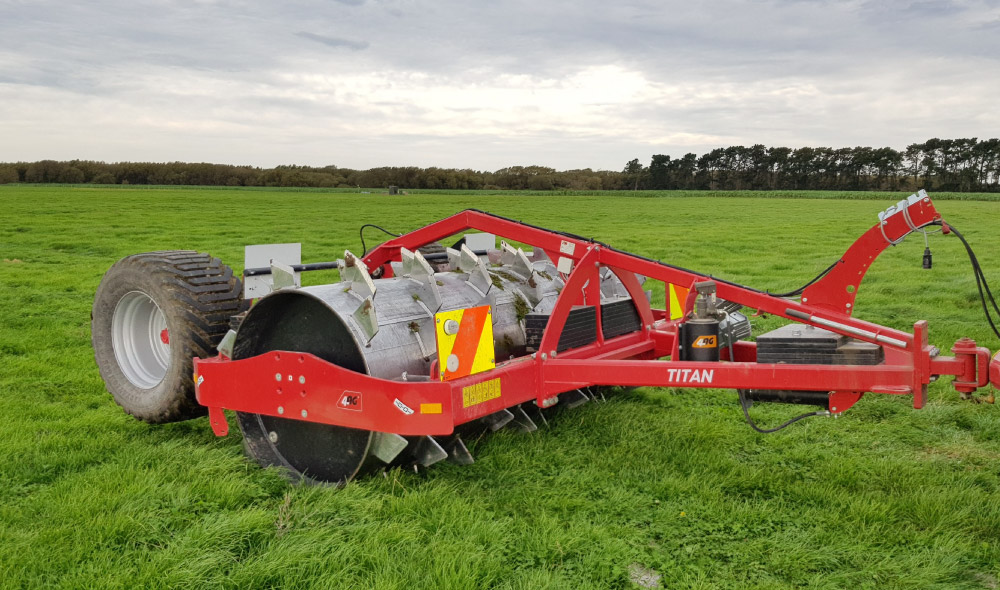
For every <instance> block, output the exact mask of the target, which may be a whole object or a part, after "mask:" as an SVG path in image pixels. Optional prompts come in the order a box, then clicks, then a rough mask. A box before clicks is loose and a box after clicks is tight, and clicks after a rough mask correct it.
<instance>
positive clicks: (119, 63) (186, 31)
mask: <svg viewBox="0 0 1000 590" xmlns="http://www.w3.org/2000/svg"><path fill="white" fill-rule="evenodd" d="M997 136H1000V0H968V1H966V0H954V1H953V0H925V1H892V0H882V1H878V0H872V1H854V0H847V1H841V2H837V1H824V0H745V1H741V2H740V1H718V2H716V1H707V2H693V1H690V0H685V1H682V2H681V1H674V0H669V1H661V2H652V1H650V2H636V1H631V0H626V1H621V0H612V1H608V0H572V1H566V0H489V1H483V0H480V1H477V0H326V1H322V2H321V1H297V0H289V1H281V2H279V1H264V0H250V1H246V2H238V1H225V0H222V1H213V0H201V1H174V0H161V1H158V2H145V1H141V0H132V1H128V0H122V1H115V0H93V1H72V2H70V1H65V0H64V1H47V0H0V161H17V160H27V161H31V160H38V159H44V158H51V159H59V160H68V159H75V158H80V159H95V160H105V161H122V160H133V161H136V160H142V161H175V160H179V161H208V162H222V163H233V164H252V165H257V166H274V165H277V164H309V165H328V164H334V165H337V166H342V167H350V168H368V167H374V166H383V165H395V166H403V165H416V166H442V167H460V168H475V169H484V170H494V169H497V168H501V167H504V166H509V165H517V164H522V165H529V164H539V165H547V166H552V167H555V168H558V169H570V168H584V167H590V168H599V169H613V170H620V169H621V168H622V167H623V166H624V165H625V162H627V161H628V160H630V159H632V158H636V157H638V158H640V160H642V161H643V162H644V163H646V162H648V161H649V158H650V156H651V155H652V154H657V153H659V154H669V155H673V156H681V155H683V154H684V153H685V152H688V151H692V152H696V153H703V152H705V151H707V150H710V149H712V148H715V147H723V146H727V145H736V144H744V145H750V144H754V143H763V144H766V145H785V146H790V147H799V146H806V145H810V146H833V147H845V146H857V145H872V146H886V145H888V146H892V147H896V148H903V147H905V146H906V145H907V144H909V143H913V142H916V141H923V140H925V139H928V138H931V137H950V138H955V137H980V138H987V137H997Z"/></svg>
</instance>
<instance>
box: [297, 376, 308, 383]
mask: <svg viewBox="0 0 1000 590" xmlns="http://www.w3.org/2000/svg"><path fill="white" fill-rule="evenodd" d="M299 383H300V384H302V385H305V384H306V376H305V375H299Z"/></svg>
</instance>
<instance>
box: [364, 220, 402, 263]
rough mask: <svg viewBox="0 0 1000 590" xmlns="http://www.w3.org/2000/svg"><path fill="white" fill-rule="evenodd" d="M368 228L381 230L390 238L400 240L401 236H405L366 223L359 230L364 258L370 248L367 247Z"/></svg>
mask: <svg viewBox="0 0 1000 590" xmlns="http://www.w3.org/2000/svg"><path fill="white" fill-rule="evenodd" d="M366 227H374V228H375V229H377V230H380V231H382V232H384V233H387V234H389V235H390V236H392V237H394V238H398V237H399V236H401V235H403V234H394V233H392V232H391V231H389V230H387V229H385V228H384V227H380V226H377V225H375V224H374V223H366V224H364V225H362V226H361V229H360V230H358V235H359V236H361V255H362V256H366V255H367V254H368V247H367V246H365V228H366Z"/></svg>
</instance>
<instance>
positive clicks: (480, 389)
mask: <svg viewBox="0 0 1000 590" xmlns="http://www.w3.org/2000/svg"><path fill="white" fill-rule="evenodd" d="M498 397H500V379H499V378H497V379H490V380H489V381H483V382H482V383H476V384H475V385H469V386H468V387H463V388H462V407H463V408H468V407H469V406H474V405H477V404H481V403H483V402H488V401H490V400H491V399H497V398H498Z"/></svg>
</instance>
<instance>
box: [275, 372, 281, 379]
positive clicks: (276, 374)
mask: <svg viewBox="0 0 1000 590" xmlns="http://www.w3.org/2000/svg"><path fill="white" fill-rule="evenodd" d="M274 380H275V381H281V373H275V374H274Z"/></svg>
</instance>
